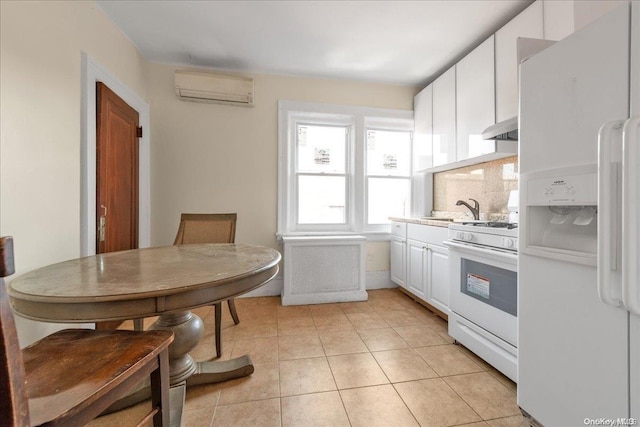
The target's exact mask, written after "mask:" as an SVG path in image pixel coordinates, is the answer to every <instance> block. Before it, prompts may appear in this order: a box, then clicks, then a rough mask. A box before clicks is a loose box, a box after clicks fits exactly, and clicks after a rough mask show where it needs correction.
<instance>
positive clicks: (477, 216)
mask: <svg viewBox="0 0 640 427" xmlns="http://www.w3.org/2000/svg"><path fill="white" fill-rule="evenodd" d="M469 200H471V201H472V202H473V207H471V206H470V205H469V203H467V202H465V201H464V200H458V201H457V202H456V206H460V205H465V206H466V207H467V208H469V210H470V211H471V214H472V215H473V219H475V220H479V219H480V203H478V201H477V200H475V199H469Z"/></svg>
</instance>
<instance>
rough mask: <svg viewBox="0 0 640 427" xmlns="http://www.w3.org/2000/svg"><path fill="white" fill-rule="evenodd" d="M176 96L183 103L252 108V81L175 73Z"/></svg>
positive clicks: (230, 77)
mask: <svg viewBox="0 0 640 427" xmlns="http://www.w3.org/2000/svg"><path fill="white" fill-rule="evenodd" d="M175 86H176V95H178V97H179V98H180V99H182V100H183V101H192V102H207V103H216V104H226V105H238V106H243V107H253V105H254V103H253V100H254V98H253V79H250V78H246V77H235V76H225V75H220V74H209V73H198V72H193V71H176V72H175Z"/></svg>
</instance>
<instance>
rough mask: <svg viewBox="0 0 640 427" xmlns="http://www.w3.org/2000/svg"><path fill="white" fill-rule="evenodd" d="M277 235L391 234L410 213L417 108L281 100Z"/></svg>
mask: <svg viewBox="0 0 640 427" xmlns="http://www.w3.org/2000/svg"><path fill="white" fill-rule="evenodd" d="M278 120H279V161H278V168H279V174H278V234H280V235H286V234H295V233H345V232H354V233H363V232H376V231H377V232H388V231H389V220H388V217H389V216H407V215H409V214H410V210H411V173H412V169H411V158H412V157H411V146H412V144H411V139H412V129H413V112H412V111H404V110H381V109H372V108H364V107H352V106H340V105H326V104H312V103H302V102H291V101H280V102H279V119H278Z"/></svg>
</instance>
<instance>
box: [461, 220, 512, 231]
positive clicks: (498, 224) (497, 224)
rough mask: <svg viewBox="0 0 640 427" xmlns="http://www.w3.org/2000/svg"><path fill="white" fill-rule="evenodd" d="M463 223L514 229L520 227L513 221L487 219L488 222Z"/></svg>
mask: <svg viewBox="0 0 640 427" xmlns="http://www.w3.org/2000/svg"><path fill="white" fill-rule="evenodd" d="M462 225H472V226H474V227H491V228H506V229H507V230H512V229H514V228H518V224H517V223H513V222H499V221H487V222H476V221H473V222H463V223H462Z"/></svg>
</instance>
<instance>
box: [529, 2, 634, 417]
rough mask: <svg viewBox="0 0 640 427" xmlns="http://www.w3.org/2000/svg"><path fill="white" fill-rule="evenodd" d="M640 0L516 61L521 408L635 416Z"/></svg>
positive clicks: (547, 413)
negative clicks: (518, 76)
mask: <svg viewBox="0 0 640 427" xmlns="http://www.w3.org/2000/svg"><path fill="white" fill-rule="evenodd" d="M639 123H640V2H637V1H633V2H630V3H629V4H627V5H623V6H621V7H619V8H617V9H615V10H613V11H612V12H611V13H609V14H608V15H605V16H603V17H602V18H600V19H599V20H597V21H595V22H593V23H592V24H590V25H588V26H587V27H585V28H583V29H581V30H579V31H577V32H576V33H574V34H572V35H571V36H569V37H567V38H566V39H563V40H561V41H559V42H557V43H555V44H553V45H552V46H550V47H548V48H547V49H545V50H543V51H542V52H540V53H538V54H537V55H535V56H532V57H531V58H529V59H528V60H526V61H525V62H523V63H522V64H521V67H520V116H519V133H520V140H519V162H520V177H521V183H520V207H519V209H520V224H519V230H520V231H519V232H520V239H519V258H518V269H519V271H518V280H519V283H518V286H519V290H518V404H519V406H520V408H521V409H522V410H523V412H524V413H525V414H526V415H528V416H529V417H531V418H532V419H534V420H536V421H537V422H538V423H540V424H542V425H545V426H582V425H634V419H635V420H636V421H635V422H636V424H635V425H637V423H638V421H637V420H638V419H640V284H639V282H640V274H639V271H640V267H639V265H640V252H639V249H640V219H639V218H640V140H639V137H638V135H639V133H638V127H639Z"/></svg>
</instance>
